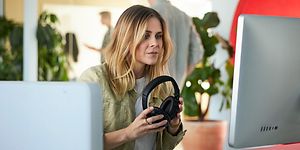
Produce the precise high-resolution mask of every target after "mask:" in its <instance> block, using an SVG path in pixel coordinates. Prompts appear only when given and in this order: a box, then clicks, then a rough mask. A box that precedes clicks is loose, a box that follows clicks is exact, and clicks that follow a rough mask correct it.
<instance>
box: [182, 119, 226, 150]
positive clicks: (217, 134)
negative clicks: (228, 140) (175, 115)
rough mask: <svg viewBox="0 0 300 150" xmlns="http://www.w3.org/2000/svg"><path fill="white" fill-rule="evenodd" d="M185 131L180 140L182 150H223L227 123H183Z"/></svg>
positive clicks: (213, 121) (220, 121)
mask: <svg viewBox="0 0 300 150" xmlns="http://www.w3.org/2000/svg"><path fill="white" fill-rule="evenodd" d="M183 124H184V128H185V129H186V130H187V132H186V134H185V136H184V137H183V140H182V146H183V149H184V150H196V149H197V150H223V147H224V142H225V137H226V134H227V121H222V120H207V121H202V122H200V121H184V122H183Z"/></svg>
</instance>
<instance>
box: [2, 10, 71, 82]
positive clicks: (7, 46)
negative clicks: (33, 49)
mask: <svg viewBox="0 0 300 150" xmlns="http://www.w3.org/2000/svg"><path fill="white" fill-rule="evenodd" d="M57 23H58V19H57V17H56V16H55V15H54V14H52V13H47V12H43V13H42V14H41V15H40V17H39V20H38V28H37V33H36V37H37V40H38V80H39V81H66V80H69V77H68V67H69V64H68V62H67V58H66V54H65V52H64V51H63V48H64V43H63V39H62V36H61V34H60V33H59V32H58V30H57V29H56V27H55V25H56V24H57ZM22 71H23V25H22V24H20V23H16V22H14V21H12V20H8V19H6V18H5V17H0V80H22Z"/></svg>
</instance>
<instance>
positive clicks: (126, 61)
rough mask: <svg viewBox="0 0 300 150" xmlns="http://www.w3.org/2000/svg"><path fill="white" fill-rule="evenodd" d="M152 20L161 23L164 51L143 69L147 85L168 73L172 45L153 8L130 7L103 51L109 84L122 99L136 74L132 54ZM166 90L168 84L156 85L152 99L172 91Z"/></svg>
mask: <svg viewBox="0 0 300 150" xmlns="http://www.w3.org/2000/svg"><path fill="white" fill-rule="evenodd" d="M152 17H155V18H157V19H158V20H159V21H160V23H161V27H162V32H163V47H162V51H163V52H162V55H159V59H158V62H157V63H156V64H155V65H151V66H149V65H147V66H146V68H145V72H146V73H147V75H146V76H147V80H148V81H147V82H149V81H150V80H152V79H154V78H155V77H157V76H160V75H168V74H169V71H168V66H167V64H168V60H169V58H170V55H171V53H172V49H173V45H172V41H171V38H170V35H169V33H168V29H167V26H166V23H165V21H164V20H163V18H162V17H161V16H160V14H159V13H158V12H156V11H155V10H154V9H152V8H148V7H144V6H141V5H134V6H131V7H129V8H128V9H126V10H125V11H124V12H123V13H122V15H121V16H120V18H119V20H118V21H117V24H116V26H115V29H114V32H113V35H112V39H111V41H110V43H109V44H108V46H107V47H106V48H105V49H104V58H105V63H106V65H107V69H108V75H109V77H110V84H111V87H112V89H113V91H114V92H115V94H116V95H119V96H121V97H122V96H124V95H125V93H126V92H127V91H129V90H132V89H133V88H134V86H135V75H134V72H133V66H134V64H135V63H136V58H135V53H136V50H137V48H138V47H139V45H140V43H141V42H142V41H143V40H144V34H145V33H146V29H147V23H148V21H149V19H150V18H152ZM131 54H132V55H131ZM166 86H167V88H166ZM169 87H170V84H164V86H159V87H158V88H156V89H155V90H154V91H153V92H152V93H153V96H157V97H162V96H167V95H168V94H170V92H171V91H170V88H169Z"/></svg>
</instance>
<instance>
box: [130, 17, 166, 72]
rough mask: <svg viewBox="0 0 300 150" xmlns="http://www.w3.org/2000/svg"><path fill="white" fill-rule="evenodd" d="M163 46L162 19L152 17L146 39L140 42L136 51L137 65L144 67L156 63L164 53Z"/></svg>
mask: <svg viewBox="0 0 300 150" xmlns="http://www.w3.org/2000/svg"><path fill="white" fill-rule="evenodd" d="M162 46H163V32H162V27H161V24H160V21H159V20H158V19H157V18H155V17H152V18H150V19H149V21H148V24H147V30H146V33H145V35H144V40H143V41H142V42H141V43H140V45H139V46H138V49H137V51H136V60H137V65H138V66H140V67H144V66H145V65H154V64H156V63H157V61H158V57H159V55H160V54H161V53H162V52H161V51H162Z"/></svg>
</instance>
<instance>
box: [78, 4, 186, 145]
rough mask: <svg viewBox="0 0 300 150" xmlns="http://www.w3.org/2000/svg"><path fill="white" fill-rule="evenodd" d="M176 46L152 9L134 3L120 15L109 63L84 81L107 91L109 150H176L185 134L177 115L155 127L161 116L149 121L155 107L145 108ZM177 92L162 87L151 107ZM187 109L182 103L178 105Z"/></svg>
mask: <svg viewBox="0 0 300 150" xmlns="http://www.w3.org/2000/svg"><path fill="white" fill-rule="evenodd" d="M171 50H172V43H171V39H170V36H169V33H168V31H167V29H166V24H165V22H164V20H163V19H162V17H161V16H160V15H159V14H158V13H157V12H156V11H155V10H153V9H151V8H148V7H144V6H140V5H135V6H132V7H130V8H128V9H127V10H125V11H124V12H123V14H122V15H121V16H120V18H119V20H118V22H117V24H116V27H115V30H114V33H113V36H112V39H111V41H110V43H109V45H108V46H107V48H106V49H105V50H104V57H105V63H104V64H102V65H100V66H95V67H92V68H89V69H88V70H87V71H85V72H84V73H83V74H82V76H81V78H80V79H81V80H82V81H87V82H97V83H99V84H100V86H101V89H102V90H103V91H102V93H103V101H104V148H105V149H126V150H127V149H128V150H133V149H136V150H138V149H143V150H146V149H149V150H150V149H151V150H153V149H163V150H168V149H173V148H174V147H175V146H176V144H177V143H179V142H180V140H181V139H182V137H183V135H184V132H183V131H182V124H181V122H180V115H179V113H178V114H177V117H175V118H174V119H173V120H171V121H170V123H169V126H167V127H165V125H166V124H167V120H163V121H160V122H158V123H154V122H155V121H157V120H160V119H161V118H163V116H162V115H157V116H152V117H149V118H147V114H148V113H150V112H151V111H152V110H153V107H149V108H148V109H145V110H143V109H142V102H141V96H140V94H141V92H142V89H143V87H145V86H146V83H148V82H149V81H150V80H152V79H154V78H155V77H157V76H160V75H167V74H168V70H167V68H168V67H167V62H168V59H169V57H170V55H171V52H172V51H171ZM171 94H172V87H171V86H170V85H169V84H163V86H159V87H158V88H157V89H155V90H154V91H153V92H152V98H151V99H150V104H151V106H153V105H155V106H159V105H160V104H161V102H162V99H163V98H164V97H166V96H168V95H171ZM179 108H180V112H181V111H182V99H180V104H179Z"/></svg>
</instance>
